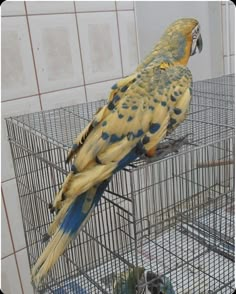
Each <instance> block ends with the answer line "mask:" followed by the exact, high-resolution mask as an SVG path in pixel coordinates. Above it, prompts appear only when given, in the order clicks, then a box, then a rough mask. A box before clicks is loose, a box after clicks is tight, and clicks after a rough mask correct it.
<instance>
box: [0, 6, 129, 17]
mask: <svg viewBox="0 0 236 294" xmlns="http://www.w3.org/2000/svg"><path fill="white" fill-rule="evenodd" d="M132 10H133V8H126V9H118V11H132ZM115 11H116V10H115V9H109V10H97V11H96V10H85V11H77V12H76V13H99V12H102V13H104V12H115ZM74 13H75V12H73V11H72V12H45V13H27V15H28V16H38V15H62V14H74ZM24 16H26V14H15V15H2V17H3V18H6V17H24Z"/></svg>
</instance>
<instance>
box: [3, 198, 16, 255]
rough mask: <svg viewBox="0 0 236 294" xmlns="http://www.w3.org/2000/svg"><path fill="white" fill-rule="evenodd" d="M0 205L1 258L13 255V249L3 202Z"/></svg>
mask: <svg viewBox="0 0 236 294" xmlns="http://www.w3.org/2000/svg"><path fill="white" fill-rule="evenodd" d="M1 201H2V200H1ZM1 204H2V205H1V229H2V231H1V237H2V243H1V257H2V258H3V257H5V256H7V255H10V254H12V253H13V247H12V242H11V236H10V232H9V226H8V223H7V217H6V212H5V207H4V205H3V202H2V203H1Z"/></svg>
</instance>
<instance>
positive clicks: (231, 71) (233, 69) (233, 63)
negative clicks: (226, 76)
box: [230, 55, 235, 73]
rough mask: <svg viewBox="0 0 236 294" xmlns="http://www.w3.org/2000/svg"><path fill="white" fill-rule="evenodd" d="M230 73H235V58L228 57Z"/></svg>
mask: <svg viewBox="0 0 236 294" xmlns="http://www.w3.org/2000/svg"><path fill="white" fill-rule="evenodd" d="M230 73H235V56H234V55H232V56H230Z"/></svg>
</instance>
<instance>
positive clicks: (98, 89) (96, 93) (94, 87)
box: [86, 79, 119, 102]
mask: <svg viewBox="0 0 236 294" xmlns="http://www.w3.org/2000/svg"><path fill="white" fill-rule="evenodd" d="M118 80H119V79H115V80H112V81H107V82H102V83H96V84H91V85H87V86H86V92H87V99H88V102H90V101H96V100H101V99H105V100H107V99H108V96H109V94H110V91H111V87H112V86H113V85H114V84H115V83H116V82H117V81H118Z"/></svg>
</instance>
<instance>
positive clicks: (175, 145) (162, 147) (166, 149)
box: [142, 134, 193, 163]
mask: <svg viewBox="0 0 236 294" xmlns="http://www.w3.org/2000/svg"><path fill="white" fill-rule="evenodd" d="M189 135H190V134H187V135H184V136H182V137H180V138H178V139H176V140H174V139H170V138H169V139H168V140H169V142H164V143H160V144H159V145H158V146H157V150H156V153H155V155H154V156H153V157H147V156H143V157H142V159H144V160H145V161H146V162H147V163H150V162H154V161H157V160H160V159H162V158H164V157H166V156H167V155H169V154H170V153H178V152H179V150H180V148H181V147H182V146H183V145H193V144H192V143H190V142H189V140H188V139H187V137H188V136H189Z"/></svg>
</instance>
